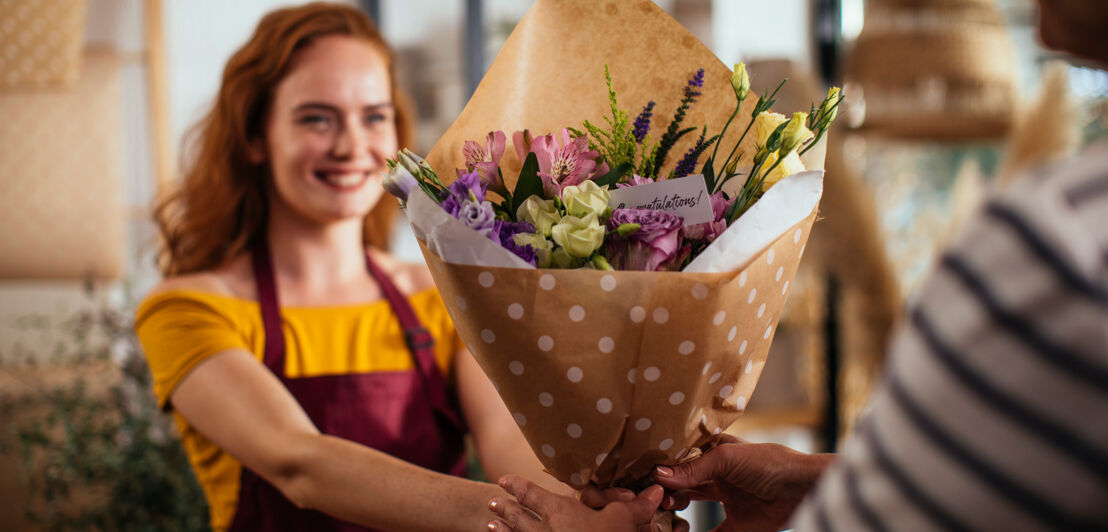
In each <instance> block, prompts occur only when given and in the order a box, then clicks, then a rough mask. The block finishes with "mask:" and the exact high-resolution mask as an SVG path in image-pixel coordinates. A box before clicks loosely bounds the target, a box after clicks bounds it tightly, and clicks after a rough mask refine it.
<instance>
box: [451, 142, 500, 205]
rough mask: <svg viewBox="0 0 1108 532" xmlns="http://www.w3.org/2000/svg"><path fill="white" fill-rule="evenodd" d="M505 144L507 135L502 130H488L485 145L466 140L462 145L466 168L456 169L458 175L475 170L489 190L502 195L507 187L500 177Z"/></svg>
mask: <svg viewBox="0 0 1108 532" xmlns="http://www.w3.org/2000/svg"><path fill="white" fill-rule="evenodd" d="M506 144H507V136H505V135H504V132H503V131H490V132H489V135H488V137H486V138H485V146H484V147H482V146H481V145H480V144H478V143H477V142H476V141H473V140H467V141H466V142H465V144H463V145H462V154H463V155H465V158H466V169H465V170H462V169H461V168H459V169H458V176H459V177H460V176H461V175H462V174H466V173H469V172H472V171H474V170H476V171H477V176H478V177H479V178H480V179H481V182H482V183H484V184H485V186H487V187H488V188H489V189H490V190H492V191H494V192H498V193H500V194H501V195H503V193H504V192H506V191H507V189H506V188H505V187H504V181H503V180H501V179H500V172H499V167H500V158H501V157H502V156H504V147H505V145H506Z"/></svg>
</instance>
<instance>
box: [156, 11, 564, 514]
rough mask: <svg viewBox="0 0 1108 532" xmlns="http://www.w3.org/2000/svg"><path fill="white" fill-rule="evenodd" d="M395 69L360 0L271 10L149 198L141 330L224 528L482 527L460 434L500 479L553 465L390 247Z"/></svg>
mask: <svg viewBox="0 0 1108 532" xmlns="http://www.w3.org/2000/svg"><path fill="white" fill-rule="evenodd" d="M392 70H393V62H392V54H391V52H390V50H389V48H388V46H387V45H386V44H385V42H384V41H383V40H382V38H381V36H380V34H379V33H378V32H377V30H376V29H375V28H374V27H373V24H372V23H371V22H370V21H369V20H368V19H367V18H366V17H365V16H364V15H363V14H362V13H361V12H359V11H357V10H356V9H353V8H349V7H343V6H335V5H326V4H311V5H307V6H302V7H297V8H290V9H284V10H280V11H276V12H273V13H271V14H269V15H268V16H266V17H265V18H264V19H262V21H261V23H260V24H259V25H258V28H257V30H256V32H255V33H254V35H253V37H252V38H251V39H250V41H249V42H247V43H246V45H245V46H243V48H242V49H240V50H239V51H238V52H237V53H235V55H234V56H232V58H231V59H230V61H229V62H228V64H227V66H226V69H225V71H224V74H223V81H222V86H221V87H220V90H219V94H218V97H217V100H216V102H215V106H214V109H213V110H212V111H211V113H210V114H209V115H208V116H207V118H206V119H205V120H204V121H203V122H202V123H201V124H200V126H199V129H198V130H197V131H198V134H199V136H198V142H197V145H196V151H195V158H194V159H193V161H194V162H193V164H192V166H191V167H190V168H189V169H187V171H186V173H185V175H184V178H183V180H182V181H181V183H180V186H179V188H178V189H177V190H176V191H175V192H174V193H172V194H171V195H169V196H168V197H167V198H166V199H164V200H163V201H162V202H161V203H160V205H159V206H158V209H157V214H156V218H157V222H158V224H159V226H160V229H161V233H162V236H163V238H164V249H163V253H162V257H161V259H162V261H161V267H162V270H163V272H164V274H165V276H166V280H165V281H164V282H163V283H162V284H161V285H160V286H159V287H157V288H156V289H155V290H154V291H153V292H152V293H151V295H150V296H148V297H147V299H146V300H145V301H144V302H143V303H142V305H141V307H140V308H139V310H138V314H137V317H136V325H135V327H136V330H137V332H138V336H139V338H140V340H141V342H142V345H143V347H144V349H145V350H146V354H147V358H148V360H149V362H150V367H151V370H152V372H153V375H154V382H155V385H154V386H155V390H154V391H155V393H156V395H157V397H158V400H159V401H160V402H161V403H162V404H163V405H164V407H165V408H166V409H171V410H172V411H173V413H174V417H175V419H176V422H177V425H178V428H179V429H180V432H181V436H182V440H183V442H184V445H185V449H186V450H187V452H188V455H189V457H190V459H191V462H192V465H193V468H194V470H195V472H196V476H197V478H198V480H199V481H200V484H201V485H202V486H203V488H204V491H205V493H206V495H207V498H208V502H209V505H210V509H211V518H212V527H213V528H214V529H215V530H352V529H358V528H359V527H356V526H355V525H353V524H351V523H358V524H361V525H365V526H369V527H374V528H382V529H397V528H403V529H405V530H436V531H440V530H452V529H469V530H476V529H481V528H484V527H485V525H486V524H487V523H488V522H489V519H490V518H492V517H493V515H492V514H491V513H489V511H488V510H487V508H486V502H487V501H488V499H489V498H490V497H491V496H492V495H494V494H495V493H496V491H497V488H496V486H493V485H490V484H483V483H479V482H474V481H470V480H466V479H464V478H460V477H459V476H457V475H462V474H464V471H465V445H464V442H463V437H464V435H465V434H466V433H467V432H468V433H471V434H472V436H473V440H474V442H475V444H476V447H477V450H478V456H479V458H480V460H481V463H482V466H483V467H484V468H485V470H486V472H487V473H488V475H489V476H491V477H492V478H497V477H499V476H500V475H502V474H504V473H508V472H516V473H521V474H524V475H527V476H530V477H531V478H533V479H536V480H538V479H542V478H544V477H545V475H544V474H543V473H542V472H541V465H540V464H539V462H538V460H537V459H536V458H535V456H534V455H533V454H532V452H531V450H530V449H529V448H528V446H527V445H526V443H525V441H524V440H523V437H522V435H521V433H520V432H519V429H518V428H517V427H516V426H515V423H514V422H513V420H512V418H511V416H510V415H509V413H508V411H507V409H506V408H505V407H504V406H503V404H502V403H501V401H500V399H499V397H498V396H497V395H496V393H495V391H494V390H493V387H492V385H491V383H490V382H489V381H488V380H487V379H486V378H485V376H484V374H483V373H482V372H481V370H480V368H479V367H478V366H477V364H476V362H475V361H474V360H473V358H472V357H471V356H470V355H469V354H468V353H466V351H465V348H464V346H462V345H461V343H460V341H459V340H458V338H457V336H456V335H455V333H454V330H453V326H452V323H451V320H450V317H449V316H448V315H447V312H446V309H445V307H444V306H443V304H442V301H441V300H440V299H439V295H438V293H437V292H436V291H435V290H434V287H433V284H432V281H431V278H430V276H429V274H428V273H427V272H426V270H425V269H424V268H423V267H422V266H416V265H409V264H403V263H400V262H398V261H396V260H395V259H393V258H391V257H389V256H388V255H387V253H386V252H385V249H387V241H388V238H387V237H388V234H389V229H390V225H391V221H392V220H393V218H394V216H395V215H396V204H395V202H394V201H392V200H391V198H382V195H383V194H384V191H383V189H382V187H381V181H382V175H383V172H384V171H385V164H384V162H385V158H386V157H389V156H391V155H392V154H394V153H395V152H396V150H397V148H398V146H399V145H401V144H402V143H403V141H404V140H406V139H407V137H408V133H409V131H408V121H407V117H406V116H405V114H404V112H403V107H402V106H400V105H398V103H397V101H396V89H395V80H394V78H393V74H392ZM545 478H549V477H545Z"/></svg>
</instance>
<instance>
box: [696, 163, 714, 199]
mask: <svg viewBox="0 0 1108 532" xmlns="http://www.w3.org/2000/svg"><path fill="white" fill-rule="evenodd" d="M714 166H715V160H713V158H712V157H708V160H706V161H704V166H702V167H700V173H701V174H704V185H705V186H706V187H708V192H709V193H712V192H715V186H716V169H715V168H714Z"/></svg>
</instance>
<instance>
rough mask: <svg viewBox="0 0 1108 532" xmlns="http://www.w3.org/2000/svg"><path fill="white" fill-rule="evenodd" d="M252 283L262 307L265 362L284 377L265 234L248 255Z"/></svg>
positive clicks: (278, 317) (274, 285)
mask: <svg viewBox="0 0 1108 532" xmlns="http://www.w3.org/2000/svg"><path fill="white" fill-rule="evenodd" d="M252 255H253V257H251V258H252V264H253V267H254V284H255V285H257V290H258V306H259V307H261V310H262V326H263V328H264V329H265V355H264V360H265V365H266V367H268V368H269V370H270V371H272V372H273V373H274V374H275V375H277V376H278V377H280V378H284V376H285V333H284V330H283V329H282V328H281V304H280V301H278V299H277V282H276V279H275V278H274V275H273V257H272V256H271V255H270V253H269V242H268V239H267V238H265V236H262V238H261V239H260V240H259V241H258V245H257V247H256V248H254V253H253V254H252Z"/></svg>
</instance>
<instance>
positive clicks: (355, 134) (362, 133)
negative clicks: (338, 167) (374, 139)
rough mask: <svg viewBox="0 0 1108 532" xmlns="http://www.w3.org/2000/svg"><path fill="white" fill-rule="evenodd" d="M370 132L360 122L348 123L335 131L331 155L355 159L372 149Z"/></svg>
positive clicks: (338, 157) (337, 157)
mask: <svg viewBox="0 0 1108 532" xmlns="http://www.w3.org/2000/svg"><path fill="white" fill-rule="evenodd" d="M369 144H370V134H369V131H366V128H365V126H363V125H362V124H360V123H358V122H354V123H346V124H344V125H343V127H342V129H340V130H339V131H338V132H336V133H335V141H334V145H333V146H332V147H331V155H332V156H333V157H335V158H336V159H355V158H358V157H359V156H361V155H363V154H368V153H369V151H370V146H369Z"/></svg>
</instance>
